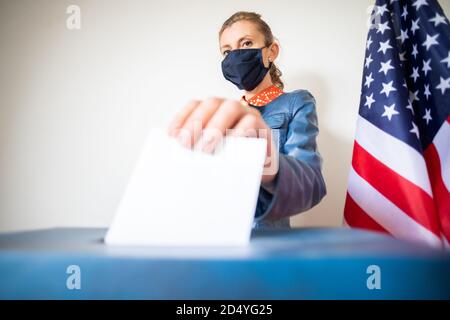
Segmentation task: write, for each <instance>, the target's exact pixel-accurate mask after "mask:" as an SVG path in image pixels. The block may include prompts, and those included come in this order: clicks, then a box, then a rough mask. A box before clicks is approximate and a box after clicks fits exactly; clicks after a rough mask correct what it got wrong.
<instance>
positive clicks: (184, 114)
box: [167, 100, 200, 137]
mask: <svg viewBox="0 0 450 320" xmlns="http://www.w3.org/2000/svg"><path fill="white" fill-rule="evenodd" d="M199 104H200V101H199V100H192V101H190V102H189V103H188V104H187V105H186V106H185V107H184V108H182V109H181V110H180V111H178V112H177V113H176V114H175V117H174V118H173V120H172V121H171V122H170V124H169V127H168V129H167V132H168V134H169V135H171V136H172V137H175V136H177V135H178V131H179V129H180V128H181V127H182V126H183V124H184V122H185V121H186V119H187V118H188V117H189V115H190V114H191V113H192V112H193V111H194V110H195V109H196V108H197V106H198V105H199Z"/></svg>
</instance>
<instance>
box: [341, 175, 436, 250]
mask: <svg viewBox="0 0 450 320" xmlns="http://www.w3.org/2000/svg"><path fill="white" fill-rule="evenodd" d="M348 193H349V195H350V196H351V197H352V199H353V200H354V201H355V202H356V203H357V204H358V206H359V207H360V208H361V209H362V210H364V212H366V214H367V215H369V216H370V217H371V218H372V219H373V220H375V221H376V222H377V223H378V224H380V225H382V226H383V227H384V228H385V229H386V230H387V231H388V232H389V233H391V234H392V235H394V236H395V237H398V238H403V239H409V240H412V241H418V242H420V241H421V242H425V243H428V244H430V245H431V246H435V247H439V248H440V247H442V244H441V240H440V238H439V237H438V236H436V235H435V234H434V233H433V232H431V231H430V230H428V229H427V228H425V227H423V226H422V225H420V224H419V223H417V222H416V221H415V220H413V219H411V217H410V216H408V215H407V214H406V213H404V212H403V211H402V210H400V209H399V208H398V207H397V206H395V205H394V204H393V203H392V202H390V201H389V199H387V198H386V197H384V196H383V195H382V194H381V193H380V192H378V191H377V190H376V189H375V188H373V187H372V186H371V185H370V184H369V183H368V182H367V181H365V180H364V179H363V178H361V177H360V176H359V175H358V173H357V172H356V171H355V170H353V168H351V169H350V174H349V186H348Z"/></svg>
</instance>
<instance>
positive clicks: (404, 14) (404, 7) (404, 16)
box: [402, 6, 408, 21]
mask: <svg viewBox="0 0 450 320" xmlns="http://www.w3.org/2000/svg"><path fill="white" fill-rule="evenodd" d="M407 15H408V6H403V13H402V18H403V19H405V21H406V16H407Z"/></svg>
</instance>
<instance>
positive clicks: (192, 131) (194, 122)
mask: <svg viewBox="0 0 450 320" xmlns="http://www.w3.org/2000/svg"><path fill="white" fill-rule="evenodd" d="M223 101H224V100H223V99H221V98H208V99H206V100H204V101H202V102H201V103H200V104H199V105H198V106H197V108H196V109H195V110H194V111H193V112H192V113H191V114H190V115H189V117H188V119H187V120H186V121H185V123H184V125H183V127H182V128H181V130H183V131H186V132H184V133H183V134H184V135H185V136H186V137H187V138H185V139H184V140H183V141H182V143H183V145H185V146H186V147H189V148H190V147H192V146H193V145H194V144H195V143H196V142H197V141H198V139H199V138H200V136H201V133H202V130H203V128H205V127H206V125H207V124H208V122H209V120H210V119H211V118H212V117H213V115H214V113H215V112H216V111H217V110H218V109H219V107H220V105H221V104H222V102H223Z"/></svg>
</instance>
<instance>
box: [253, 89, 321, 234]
mask: <svg viewBox="0 0 450 320" xmlns="http://www.w3.org/2000/svg"><path fill="white" fill-rule="evenodd" d="M255 108H257V110H259V111H260V112H261V115H262V117H263V119H264V121H265V122H266V123H267V125H268V126H269V127H270V128H271V129H272V132H273V137H274V142H275V143H276V144H277V145H278V150H279V168H278V174H277V176H276V178H275V180H274V181H273V182H272V186H273V188H272V190H270V191H268V189H267V188H264V187H263V186H260V189H259V195H258V202H257V206H256V211H255V219H254V224H253V227H254V228H265V227H269V228H274V227H275V228H277V227H290V223H289V217H290V216H292V215H295V214H297V213H300V212H303V211H306V210H308V209H310V208H312V207H313V206H315V205H316V204H317V203H319V202H320V200H321V199H322V198H323V197H324V196H325V194H326V187H325V182H324V179H323V177H322V172H321V168H322V157H321V156H320V154H319V152H318V150H317V144H316V137H317V134H318V133H319V128H318V122H317V114H316V106H315V99H314V97H313V96H312V95H311V94H310V93H309V92H308V91H306V90H295V91H292V92H286V93H283V94H282V95H281V96H279V97H278V98H276V99H274V100H272V101H271V102H270V103H268V104H267V105H265V106H263V107H255Z"/></svg>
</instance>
